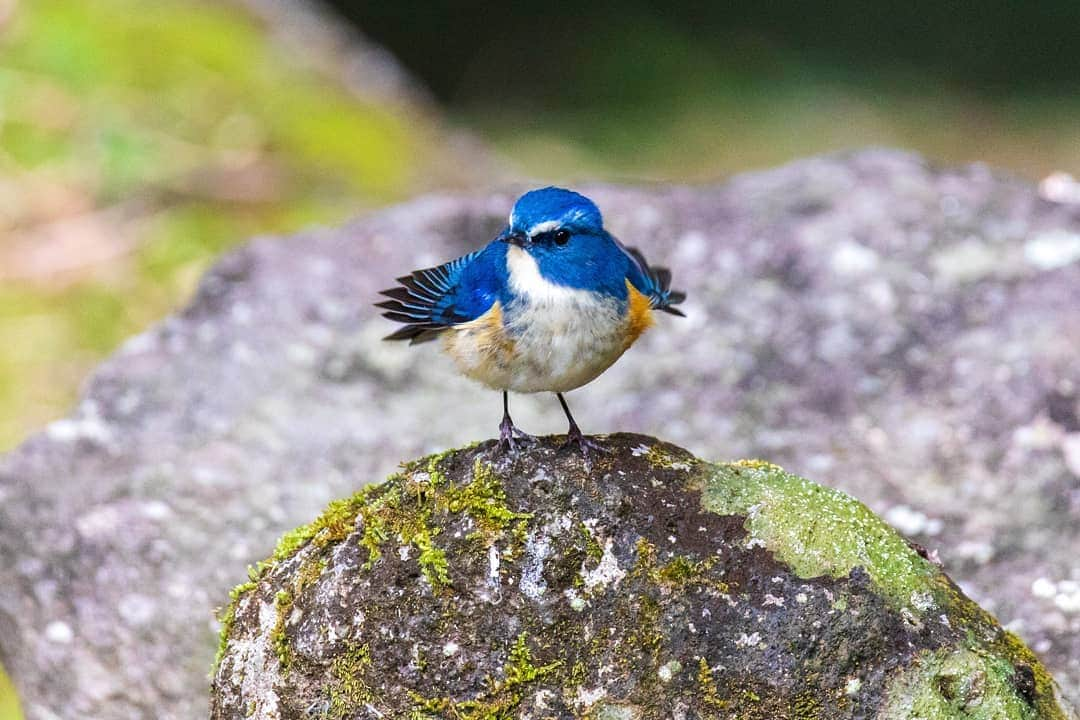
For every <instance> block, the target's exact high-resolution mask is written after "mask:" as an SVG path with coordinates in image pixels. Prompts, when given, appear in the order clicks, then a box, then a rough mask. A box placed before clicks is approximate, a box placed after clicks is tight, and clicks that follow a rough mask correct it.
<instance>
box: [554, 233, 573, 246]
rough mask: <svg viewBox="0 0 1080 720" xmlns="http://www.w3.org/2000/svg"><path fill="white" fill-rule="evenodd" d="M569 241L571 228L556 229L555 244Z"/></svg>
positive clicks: (563, 243)
mask: <svg viewBox="0 0 1080 720" xmlns="http://www.w3.org/2000/svg"><path fill="white" fill-rule="evenodd" d="M568 242H570V231H569V230H556V231H555V244H556V245H565V244H566V243H568Z"/></svg>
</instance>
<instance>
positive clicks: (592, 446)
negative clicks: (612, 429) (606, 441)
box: [559, 427, 611, 466]
mask: <svg viewBox="0 0 1080 720" xmlns="http://www.w3.org/2000/svg"><path fill="white" fill-rule="evenodd" d="M574 447H576V448H577V449H578V450H579V451H580V452H581V455H582V457H584V458H585V464H586V466H588V465H589V463H590V460H591V459H592V453H600V454H601V455H609V454H611V450H609V449H608V448H606V447H604V446H603V445H601V444H600V443H598V442H596V441H595V440H590V439H589V438H587V437H586V436H585V435H584V434H583V433H582V432H581V430H579V429H578V428H577V427H572V428H570V430H568V431H567V433H566V442H564V443H563V444H562V447H560V448H559V452H563V451H565V450H567V449H568V448H574Z"/></svg>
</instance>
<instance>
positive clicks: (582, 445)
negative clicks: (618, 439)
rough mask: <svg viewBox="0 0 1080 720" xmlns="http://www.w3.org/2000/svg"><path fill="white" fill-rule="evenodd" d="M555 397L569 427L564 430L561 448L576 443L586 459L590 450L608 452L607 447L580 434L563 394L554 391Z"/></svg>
mask: <svg viewBox="0 0 1080 720" xmlns="http://www.w3.org/2000/svg"><path fill="white" fill-rule="evenodd" d="M555 397H557V398H559V404H560V405H562V409H563V412H564V413H566V419H567V420H569V421H570V428H569V429H568V430H567V431H566V442H565V443H564V444H563V448H568V447H570V446H571V445H577V446H578V449H579V450H581V454H582V455H584V456H585V458H586V460H587V459H588V457H589V451H590V450H595V451H596V452H600V453H606V452H609V451H608V449H607V448H605V447H603V446H601V445H599V444H597V443H595V442H593V441H592V440H590V439H589V438H587V437H585V436H584V435H583V434H582V432H581V428H579V427H578V424H577V423H576V422H574V416H573V415H571V414H570V406H569V405H567V404H566V398H564V397H563V394H562V393H555Z"/></svg>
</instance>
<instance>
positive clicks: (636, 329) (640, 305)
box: [626, 280, 656, 347]
mask: <svg viewBox="0 0 1080 720" xmlns="http://www.w3.org/2000/svg"><path fill="white" fill-rule="evenodd" d="M626 290H627V292H628V293H629V298H628V299H629V301H630V312H628V313H627V319H628V320H629V326H628V327H627V329H626V346H627V347H630V345H631V344H633V342H634V341H635V340H637V339H638V337H640V336H641V333H643V332H645V331H646V330H648V329H649V327H650V326H651V325H652V324H653V323H654V322H656V321H655V319H654V318H653V310H652V303H651V302H650V301H649V298H648V297H647V296H646V295H643V294H642V293H641V292H639V291H638V289H637V288H636V287H634V286H633V285H632V284H631V283H630V281H629V280H627V281H626Z"/></svg>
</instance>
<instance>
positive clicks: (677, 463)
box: [645, 445, 691, 470]
mask: <svg viewBox="0 0 1080 720" xmlns="http://www.w3.org/2000/svg"><path fill="white" fill-rule="evenodd" d="M645 459H646V460H648V461H649V464H650V465H652V466H653V467H657V468H663V469H665V470H689V469H690V468H691V460H690V459H688V458H685V457H678V456H676V455H673V454H672V453H670V452H668V451H667V450H665V449H664V448H663V447H662V446H660V445H653V446H652V447H650V448H649V452H648V453H646V455H645Z"/></svg>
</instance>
